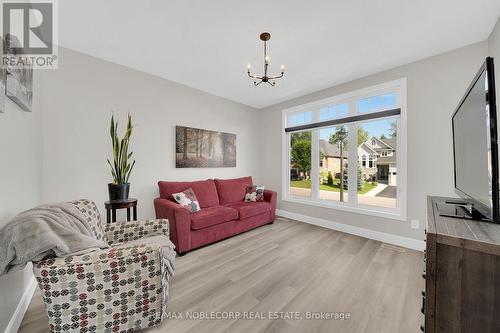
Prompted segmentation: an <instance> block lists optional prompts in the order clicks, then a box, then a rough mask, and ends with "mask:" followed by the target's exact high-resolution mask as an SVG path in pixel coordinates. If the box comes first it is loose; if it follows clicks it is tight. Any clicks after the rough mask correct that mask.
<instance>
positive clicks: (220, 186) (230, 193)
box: [215, 177, 253, 205]
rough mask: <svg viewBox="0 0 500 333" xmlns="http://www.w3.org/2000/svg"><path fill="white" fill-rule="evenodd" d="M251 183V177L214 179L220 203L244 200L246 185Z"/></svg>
mask: <svg viewBox="0 0 500 333" xmlns="http://www.w3.org/2000/svg"><path fill="white" fill-rule="evenodd" d="M252 185H253V183H252V177H242V178H234V179H215V186H216V187H217V193H218V194H219V201H220V204H221V205H226V204H229V203H233V202H239V201H243V200H245V194H246V190H247V186H252Z"/></svg>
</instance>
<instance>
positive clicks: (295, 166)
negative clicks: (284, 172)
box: [290, 131, 312, 197]
mask: <svg viewBox="0 0 500 333" xmlns="http://www.w3.org/2000/svg"><path fill="white" fill-rule="evenodd" d="M311 133H312V132H311V131H305V132H298V133H291V134H290V194H291V195H292V196H298V197H310V196H311Z"/></svg>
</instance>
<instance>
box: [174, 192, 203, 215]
mask: <svg viewBox="0 0 500 333" xmlns="http://www.w3.org/2000/svg"><path fill="white" fill-rule="evenodd" d="M172 196H173V197H174V200H175V201H177V203H178V204H179V205H181V206H183V207H186V208H187V209H189V211H190V212H191V213H194V212H197V211H199V210H201V208H200V203H199V202H198V199H196V195H195V194H194V192H193V189H192V188H191V187H190V188H188V189H187V190H184V191H182V192H179V193H173V194H172Z"/></svg>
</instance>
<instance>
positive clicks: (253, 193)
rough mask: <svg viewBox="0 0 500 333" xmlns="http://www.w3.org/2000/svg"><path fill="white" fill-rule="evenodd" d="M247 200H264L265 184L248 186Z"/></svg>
mask: <svg viewBox="0 0 500 333" xmlns="http://www.w3.org/2000/svg"><path fill="white" fill-rule="evenodd" d="M245 201H246V202H256V201H257V202H262V201H264V186H259V185H254V186H247V190H246V194H245Z"/></svg>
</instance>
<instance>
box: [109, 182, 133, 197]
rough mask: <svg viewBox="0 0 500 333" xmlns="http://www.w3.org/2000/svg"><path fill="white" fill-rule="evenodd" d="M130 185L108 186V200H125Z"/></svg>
mask: <svg viewBox="0 0 500 333" xmlns="http://www.w3.org/2000/svg"><path fill="white" fill-rule="evenodd" d="M129 189H130V183H126V184H112V183H109V184H108V192H109V200H111V201H117V200H127V199H128V191H129Z"/></svg>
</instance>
